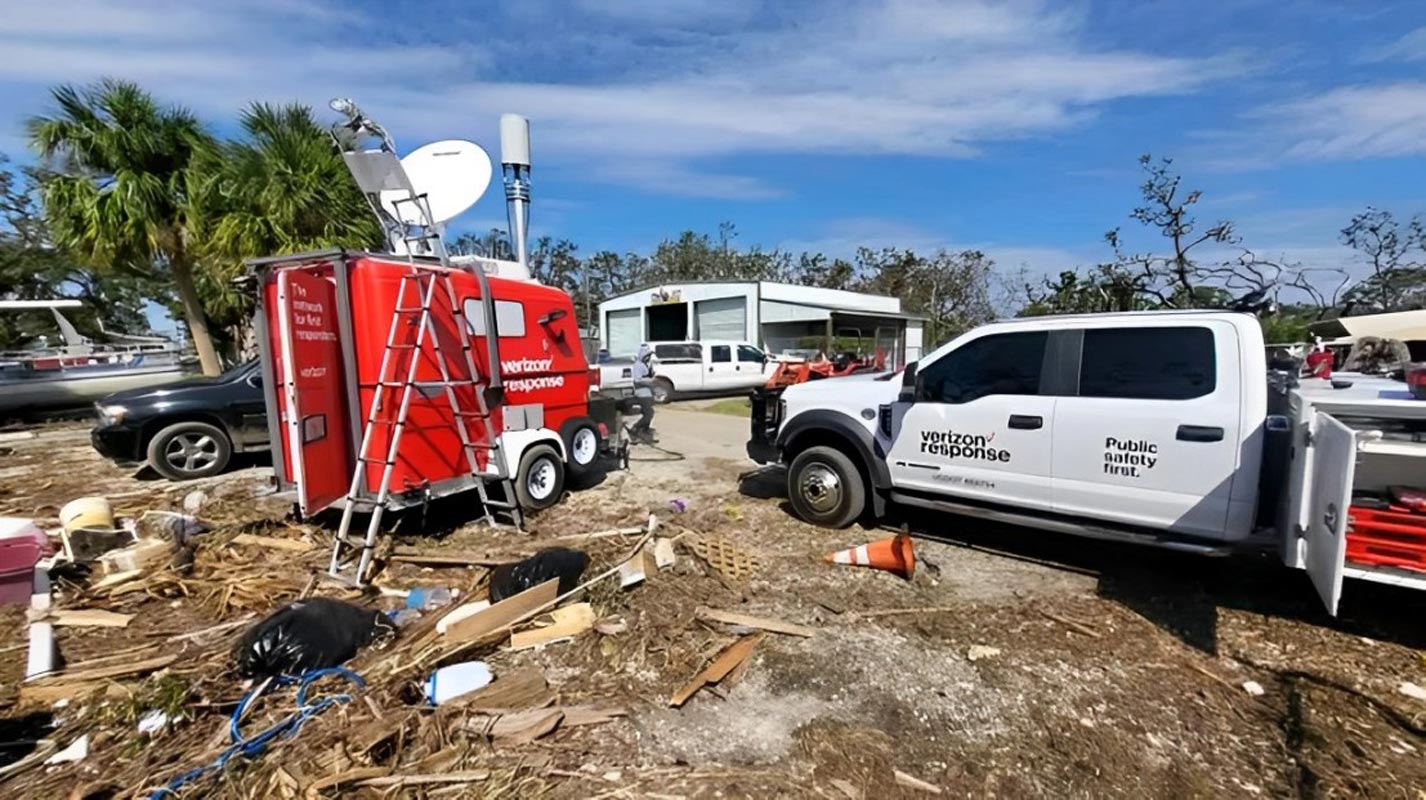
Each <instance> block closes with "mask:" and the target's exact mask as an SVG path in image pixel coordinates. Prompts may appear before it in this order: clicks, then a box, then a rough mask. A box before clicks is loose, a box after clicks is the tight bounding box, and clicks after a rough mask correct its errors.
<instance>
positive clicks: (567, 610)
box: [510, 603, 594, 650]
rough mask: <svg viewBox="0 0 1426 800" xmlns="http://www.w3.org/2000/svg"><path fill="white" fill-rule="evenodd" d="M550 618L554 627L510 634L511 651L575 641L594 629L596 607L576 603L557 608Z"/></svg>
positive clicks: (549, 626)
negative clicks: (575, 638)
mask: <svg viewBox="0 0 1426 800" xmlns="http://www.w3.org/2000/svg"><path fill="white" fill-rule="evenodd" d="M550 616H551V617H554V620H555V621H554V624H552V625H546V626H545V627H543V628H531V629H530V630H527V631H516V632H515V633H512V634H510V649H511V650H525V649H527V648H530V647H539V646H540V645H543V644H549V643H550V642H555V641H559V640H560V639H573V638H574V637H576V636H578V635H579V634H581V633H584V632H585V631H587V630H589V629H590V628H593V627H594V606H592V605H590V604H589V603H574V604H573V605H568V606H563V607H561V608H556V609H555V610H553V611H551V612H550Z"/></svg>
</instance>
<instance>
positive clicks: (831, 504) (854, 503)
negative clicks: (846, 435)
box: [787, 447, 866, 528]
mask: <svg viewBox="0 0 1426 800" xmlns="http://www.w3.org/2000/svg"><path fill="white" fill-rule="evenodd" d="M787 497H788V499H789V500H791V501H792V509H793V510H794V511H796V512H797V516H799V517H801V518H802V519H803V520H804V521H806V522H810V523H812V524H813V525H818V526H821V527H823V528H845V527H847V526H848V525H850V524H852V522H853V521H855V520H856V519H857V517H860V516H861V515H862V509H864V508H865V507H866V486H865V485H864V484H863V483H862V474H861V472H859V471H858V470H857V467H856V465H855V464H853V463H852V460H851V459H850V458H847V455H846V453H843V452H842V451H840V450H837V449H834V448H831V447H809V448H808V449H806V450H803V451H802V452H801V453H798V454H797V457H796V458H794V459H792V466H790V467H789V468H788V470H787Z"/></svg>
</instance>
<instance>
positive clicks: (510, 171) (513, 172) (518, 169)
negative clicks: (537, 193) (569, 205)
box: [500, 114, 530, 275]
mask: <svg viewBox="0 0 1426 800" xmlns="http://www.w3.org/2000/svg"><path fill="white" fill-rule="evenodd" d="M500 169H501V172H503V173H504V175H505V213H506V214H507V215H508V217H509V220H510V246H511V247H512V248H513V249H514V250H515V260H516V261H517V262H519V264H520V267H521V268H522V269H524V270H525V273H526V275H528V274H529V270H530V261H529V247H528V243H527V237H528V235H529V227H530V120H529V119H527V118H525V117H522V116H520V115H519V114H501V115H500Z"/></svg>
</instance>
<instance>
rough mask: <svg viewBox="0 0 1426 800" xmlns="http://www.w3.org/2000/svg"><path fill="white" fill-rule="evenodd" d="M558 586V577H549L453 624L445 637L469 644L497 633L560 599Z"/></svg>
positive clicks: (448, 628) (447, 629)
mask: <svg viewBox="0 0 1426 800" xmlns="http://www.w3.org/2000/svg"><path fill="white" fill-rule="evenodd" d="M559 587H560V582H559V578H551V579H550V580H547V581H545V582H544V583H542V584H540V585H539V586H535V587H532V588H529V589H526V590H525V591H523V592H521V593H519V594H517V595H515V596H513V597H507V598H505V599H504V600H501V601H500V602H498V603H496V604H494V605H492V606H491V607H490V608H487V609H485V610H484V611H478V612H476V613H474V614H471V615H470V616H468V617H466V618H465V619H462V620H458V621H457V622H455V623H453V624H452V625H450V626H449V627H447V628H446V632H445V635H444V638H446V639H448V640H464V641H472V640H477V639H482V638H484V637H486V636H489V635H491V634H493V633H498V632H500V631H502V630H504V629H506V628H509V627H510V626H511V625H513V624H514V623H516V622H518V621H519V620H520V618H521V617H523V616H524V615H526V614H528V613H530V612H531V611H534V610H536V609H538V608H540V607H541V606H543V605H545V604H547V603H552V602H554V600H555V598H556V597H558V596H559Z"/></svg>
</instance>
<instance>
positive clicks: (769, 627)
mask: <svg viewBox="0 0 1426 800" xmlns="http://www.w3.org/2000/svg"><path fill="white" fill-rule="evenodd" d="M695 613H696V614H697V616H698V618H699V619H706V620H710V621H712V622H722V623H725V624H728V625H741V626H742V627H744V628H757V629H759V630H764V631H772V632H773V633H783V634H786V635H788V636H804V637H806V636H812V635H814V634H816V633H817V629H815V628H809V627H807V626H806V625H798V624H796V623H792V622H784V621H782V620H778V619H769V618H767V617H754V616H752V615H750V614H738V613H734V612H732V611H723V610H721V609H717V608H708V607H706V606H700V607H699V608H698V610H697V611H696V612H695Z"/></svg>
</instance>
